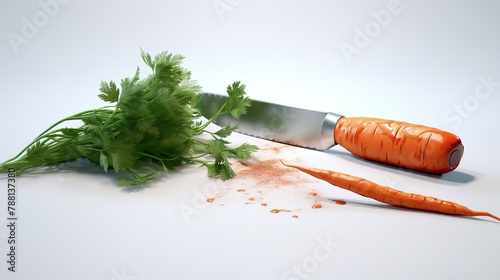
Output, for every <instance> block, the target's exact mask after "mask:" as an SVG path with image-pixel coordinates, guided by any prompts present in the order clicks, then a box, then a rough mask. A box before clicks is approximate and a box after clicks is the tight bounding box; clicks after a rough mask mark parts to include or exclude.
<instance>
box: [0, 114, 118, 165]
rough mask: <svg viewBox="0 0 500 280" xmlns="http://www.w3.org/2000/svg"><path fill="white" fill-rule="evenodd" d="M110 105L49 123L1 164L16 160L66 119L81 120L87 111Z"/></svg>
mask: <svg viewBox="0 0 500 280" xmlns="http://www.w3.org/2000/svg"><path fill="white" fill-rule="evenodd" d="M110 107H114V106H104V107H101V108H98V109H92V110H86V111H83V112H80V113H77V114H74V115H72V116H69V117H67V118H64V119H62V120H59V121H57V122H56V123H54V124H53V125H51V126H50V127H49V128H47V129H46V130H44V131H43V132H42V133H40V135H38V136H37V137H36V138H35V139H34V140H33V141H31V143H29V144H28V145H27V146H26V147H24V149H22V150H21V151H20V152H19V153H18V154H17V155H15V156H14V157H12V158H11V159H8V160H6V161H5V162H4V163H3V164H2V166H3V165H6V164H8V163H10V162H12V161H14V160H16V159H17V158H18V157H20V156H21V155H22V154H23V153H24V152H26V150H28V149H29V148H30V147H31V146H32V145H33V144H35V143H36V142H38V141H40V140H41V139H43V138H45V137H46V135H45V134H47V133H48V132H50V130H52V129H53V128H54V127H56V126H58V125H60V124H62V123H63V122H66V121H75V120H81V119H82V117H83V116H84V115H86V114H89V113H93V112H94V111H97V110H104V109H107V108H110Z"/></svg>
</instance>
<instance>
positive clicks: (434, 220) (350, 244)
mask: <svg viewBox="0 0 500 280" xmlns="http://www.w3.org/2000/svg"><path fill="white" fill-rule="evenodd" d="M44 3H45V4H44ZM47 3H48V4H47ZM499 10H500V4H499V2H498V1H410V0H401V1H327V0H323V1H322V0H313V1H298V0H293V1H284V0H281V1H262V0H259V1H244V0H220V1H214V0H189V1H152V0H146V1H132V0H130V1H117V0H114V1H81V0H65V1H62V0H61V1H59V2H56V0H52V1H51V0H40V1H32V0H30V1H13V0H7V1H2V2H1V3H0V20H1V22H2V24H1V25H0V35H1V37H0V38H1V40H0V49H1V52H0V63H1V66H2V67H1V68H0V69H1V70H0V71H1V73H0V86H1V91H0V92H1V101H0V104H1V105H0V106H1V107H0V135H1V136H0V137H1V138H0V139H1V140H0V141H1V142H0V160H1V161H3V160H5V159H7V158H10V157H12V156H13V155H15V154H16V153H17V152H18V151H19V150H20V149H22V148H23V147H24V146H25V145H26V144H27V143H29V142H30V141H31V139H33V138H34V137H35V136H37V135H38V134H39V133H40V132H41V131H43V130H44V129H45V128H46V127H48V126H49V125H50V124H52V123H54V122H55V121H57V120H59V119H61V118H63V117H66V116H68V115H70V114H73V113H77V112H80V111H83V110H87V109H92V108H97V107H100V106H101V105H102V102H101V101H100V100H99V99H98V98H97V94H98V88H99V83H100V81H101V80H115V81H119V80H120V79H121V78H123V77H127V76H131V75H133V73H134V71H135V67H136V66H137V65H139V66H141V67H143V64H142V62H141V60H140V56H139V50H140V48H143V49H144V50H145V51H147V52H150V53H152V54H155V53H157V52H160V51H163V50H169V51H171V52H174V53H180V54H183V55H184V56H185V57H186V59H185V61H184V66H185V67H187V68H188V69H190V70H191V71H192V73H193V78H194V79H196V80H198V82H199V84H200V85H201V86H202V87H203V89H204V90H205V91H211V92H219V93H223V92H224V90H225V87H226V86H227V85H228V84H230V83H232V82H233V81H236V80H241V81H242V82H243V83H244V84H246V85H247V92H248V94H249V95H250V96H251V97H253V98H256V99H265V100H268V101H272V102H280V103H285V104H288V105H293V106H300V107H305V108H309V109H315V110H322V111H332V112H336V113H339V114H344V115H347V116H372V117H382V118H390V119H398V120H405V121H408V122H414V123H421V124H426V125H429V126H434V127H439V128H441V129H444V130H448V131H451V132H453V133H456V134H457V135H459V136H460V137H461V138H462V141H463V143H464V146H465V155H464V157H463V159H462V163H461V165H460V166H459V167H458V169H457V170H455V171H453V172H451V173H449V174H445V175H443V176H441V177H435V176H428V175H424V174H419V173H414V172H409V171H403V170H399V169H397V168H392V167H387V166H382V165H378V164H371V163H367V162H366V161H362V160H359V159H357V158H354V157H351V156H349V155H347V154H346V153H345V151H344V150H343V149H342V148H341V147H334V148H332V150H331V151H328V152H315V151H309V150H304V149H299V148H292V147H290V148H286V149H284V152H283V153H282V154H280V155H275V154H273V153H270V152H269V151H265V150H264V151H262V152H259V153H257V154H256V155H255V156H256V157H257V158H259V159H268V158H273V157H277V156H279V157H280V158H285V159H288V160H297V159H300V161H301V163H302V164H303V165H308V166H315V167H319V168H325V169H334V170H338V171H342V172H346V173H350V174H353V175H357V176H361V177H365V178H368V179H371V180H373V181H376V182H378V183H381V184H384V185H390V186H392V187H397V188H400V189H404V190H407V191H412V192H417V193H421V194H426V195H432V196H436V197H440V198H444V199H448V200H452V201H456V202H460V203H461V204H464V205H467V206H469V207H470V208H472V209H477V210H484V211H490V212H492V213H495V214H497V215H500V204H499V200H500V186H499V183H498V182H499V181H500V175H498V167H497V159H498V158H499V157H500V151H499V149H498V144H497V138H498V136H499V133H498V131H499V129H500V125H499V124H498V119H499V117H500V113H499V110H498V108H497V107H498V105H499V104H500V96H499V95H500V84H499V83H500V56H499V55H498V50H500V33H499V32H498V27H499V26H500V17H498V12H499ZM388 14H390V18H389V17H387V15H388ZM384 16H385V17H384ZM377 18H378V21H377ZM367 34H369V35H367ZM346 46H348V47H346ZM346 48H348V49H349V50H351V51H352V52H351V53H349V52H346V51H345V50H346ZM343 49H344V51H343ZM143 69H145V68H143ZM485 80H486V81H489V83H485V82H484V81H485ZM481 81H483V82H481ZM478 88H479V90H478ZM231 139H232V140H234V142H244V141H248V142H252V143H255V144H259V145H262V147H271V146H272V145H271V144H270V143H267V142H265V141H262V140H256V139H252V138H250V137H245V136H241V135H234V136H232V138H231ZM113 178H114V177H113V176H112V175H109V174H108V175H106V174H103V173H102V171H100V170H99V169H98V168H96V167H94V166H90V165H88V164H86V163H77V164H76V165H74V166H73V167H68V166H65V167H61V170H59V171H58V172H55V173H45V174H26V175H23V176H21V177H20V178H18V196H17V200H18V201H17V202H18V207H17V208H18V209H17V215H18V217H19V220H18V229H17V234H16V237H17V241H18V251H17V266H16V269H17V272H16V273H11V272H8V271H7V263H6V254H7V249H8V246H7V236H8V231H7V227H6V226H1V227H0V253H1V255H0V260H2V261H1V262H0V278H1V279H103V280H104V279H105V280H109V279H112V280H125V279H136V280H142V279H442V280H451V279H454V280H462V279H498V278H499V277H500V272H499V270H498V260H499V259H500V241H499V239H498V237H499V236H500V223H499V222H493V220H491V219H489V218H464V217H451V216H446V215H437V214H429V213H421V212H416V211H406V210H401V209H396V208H393V207H382V206H381V204H377V203H375V202H372V201H370V200H368V199H364V198H361V197H359V196H356V195H354V194H351V193H347V192H345V191H343V190H340V189H337V188H334V187H330V186H329V185H327V184H324V183H321V182H318V181H314V180H311V182H310V183H309V184H296V185H294V184H290V185H289V186H280V188H279V191H276V192H273V193H271V194H269V197H265V199H267V200H268V201H273V202H274V203H275V205H276V206H277V207H278V206H282V207H285V208H290V209H292V208H294V209H295V208H296V207H302V208H303V210H301V211H297V213H296V214H297V215H298V216H299V218H297V219H293V218H291V217H290V215H289V214H287V213H280V214H271V213H269V211H268V210H269V209H270V208H265V207H260V206H256V205H245V204H244V197H242V196H241V195H240V196H238V194H237V193H236V192H235V191H234V190H235V189H236V188H238V186H239V187H243V188H248V189H249V190H251V189H252V188H254V187H255V182H252V181H242V180H239V181H234V182H226V183H223V182H220V181H212V180H209V179H208V178H206V173H205V170H203V169H200V168H198V167H196V166H189V167H186V168H183V169H181V170H179V171H178V172H176V173H173V174H171V175H169V176H163V177H161V178H160V179H159V180H157V181H156V182H155V183H154V184H152V186H150V188H147V189H145V190H142V191H140V192H126V191H123V190H122V189H121V188H119V187H117V186H115V185H114V182H113ZM301 178H302V179H301V180H303V179H305V178H306V179H307V178H308V177H305V176H304V177H301ZM0 181H1V182H2V183H1V184H3V185H5V186H6V185H7V181H6V178H5V175H1V176H0ZM238 184H240V185H238ZM261 187H262V186H261ZM213 188H218V189H220V190H226V189H228V188H229V189H231V190H233V191H228V194H226V195H225V196H223V197H222V198H221V199H223V200H224V204H225V205H224V206H219V204H218V203H214V204H209V205H208V204H202V205H193V202H196V199H197V196H198V195H199V194H200V193H203V192H204V191H206V190H208V189H213ZM2 189H4V191H0V218H1V219H2V220H4V222H0V224H2V225H3V224H7V213H6V212H7V211H6V202H7V193H6V191H5V187H4V188H2ZM311 189H315V190H317V191H318V198H317V199H320V200H321V201H322V204H323V205H324V206H325V207H324V208H323V209H308V208H307V207H305V206H304V205H310V204H311V203H312V200H311V199H312V198H311V197H308V196H307V195H303V194H307V193H308V191H310V190H311ZM334 199H343V200H346V201H347V204H346V205H343V206H340V205H336V204H335V202H334V201H333V200H334ZM186 205H187V206H199V207H198V208H197V209H198V210H199V211H198V212H197V213H196V214H195V215H192V216H190V217H189V218H186V217H185V216H183V215H182V211H181V210H180V209H183V208H182V207H184V206H186ZM325 242H326V243H328V242H330V245H331V246H330V247H328V246H327V248H325V247H324V246H323V245H324V244H325ZM322 244H323V245H322ZM321 246H323V247H321ZM318 248H319V249H318ZM318 252H321V253H322V254H325V255H321V257H322V258H321V259H318V256H320V255H318V254H317V253H318ZM294 267H295V268H296V269H297V267H298V268H299V269H301V271H302V274H297V273H295V272H293V271H297V270H294ZM294 273H295V274H294Z"/></svg>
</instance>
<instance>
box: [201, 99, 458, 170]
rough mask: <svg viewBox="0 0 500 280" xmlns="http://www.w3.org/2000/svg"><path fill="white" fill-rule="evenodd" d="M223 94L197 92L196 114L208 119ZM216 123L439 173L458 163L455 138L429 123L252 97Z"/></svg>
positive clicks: (277, 138) (214, 111)
mask: <svg viewBox="0 0 500 280" xmlns="http://www.w3.org/2000/svg"><path fill="white" fill-rule="evenodd" d="M226 99H227V96H225V95H220V94H213V93H202V96H201V104H200V106H201V114H202V115H203V116H204V117H205V118H207V119H210V118H211V117H212V116H214V115H215V114H216V113H217V112H218V111H219V109H220V108H221V106H222V105H223V104H224V102H225V101H226ZM214 123H215V124H217V125H219V126H226V125H231V126H234V125H238V128H237V129H236V131H237V132H240V133H243V134H247V135H251V136H255V137H259V138H264V139H268V140H272V141H276V142H281V143H286V144H290V145H295V146H300V147H305V148H310V149H316V150H327V149H329V148H331V147H333V146H334V145H336V144H338V145H340V146H342V147H344V148H345V149H346V150H348V151H349V152H351V153H352V154H354V155H356V156H358V157H360V158H363V159H366V160H371V161H376V162H381V163H386V164H390V165H394V166H399V167H403V168H408V169H413V170H418V171H423V172H427V173H434V174H443V173H446V172H449V171H452V170H454V169H455V168H456V167H457V166H458V165H459V163H460V160H461V158H462V155H463V151H464V147H463V145H462V142H461V140H460V138H459V137H458V136H456V135H454V134H452V133H450V132H446V131H443V130H439V129H436V128H433V127H428V126H423V125H418V124H411V123H406V122H401V121H394V120H385V119H378V118H367V117H344V116H342V115H338V114H334V113H326V112H317V111H312V110H306V109H301V108H294V107H289V106H284V105H279V104H274V103H269V102H263V101H259V100H252V103H251V105H250V107H249V108H248V111H247V113H246V114H244V115H243V116H241V118H239V119H235V118H233V117H232V116H231V115H230V114H225V115H221V116H219V117H218V118H216V119H215V120H214Z"/></svg>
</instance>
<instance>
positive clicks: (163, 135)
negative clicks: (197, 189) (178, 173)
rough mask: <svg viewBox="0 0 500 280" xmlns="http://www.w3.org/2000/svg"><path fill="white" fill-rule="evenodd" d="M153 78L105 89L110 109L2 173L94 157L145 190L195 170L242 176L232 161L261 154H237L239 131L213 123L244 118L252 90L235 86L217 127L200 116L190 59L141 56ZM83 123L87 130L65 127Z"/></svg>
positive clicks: (49, 138) (59, 130)
mask: <svg viewBox="0 0 500 280" xmlns="http://www.w3.org/2000/svg"><path fill="white" fill-rule="evenodd" d="M141 56H142V60H143V61H144V62H145V63H146V65H147V66H149V68H151V71H152V73H151V74H149V75H148V76H146V77H145V78H143V79H140V77H139V74H140V71H139V67H138V68H137V70H136V72H135V74H134V76H133V77H131V78H124V79H122V80H121V83H120V86H118V85H117V84H116V83H115V82H113V81H110V82H104V81H103V82H101V85H100V94H99V95H98V97H99V98H100V99H101V100H103V101H105V102H109V103H111V105H109V106H104V107H101V108H97V109H93V110H88V111H83V112H80V113H78V114H75V115H72V116H69V117H67V118H64V119H62V120H60V121H58V122H56V123H55V124H53V125H52V126H50V127H49V128H48V129H46V130H45V131H44V132H42V133H41V134H40V135H39V136H38V137H36V138H35V139H34V140H33V141H32V142H31V143H30V144H29V145H28V146H27V147H26V148H24V149H23V150H22V151H21V152H20V153H19V154H18V155H16V156H14V157H13V158H11V159H9V160H7V161H5V162H4V163H2V164H0V171H6V170H8V169H9V168H14V169H15V170H16V172H17V173H18V174H20V173H22V172H24V171H26V170H29V169H31V168H34V167H39V166H52V165H58V164H61V163H65V162H71V161H74V160H77V159H80V158H86V159H88V160H89V161H90V162H92V163H95V164H97V165H99V166H101V167H102V168H103V170H104V171H106V172H108V170H110V169H112V170H114V171H115V172H121V171H123V172H126V173H128V174H130V178H127V179H120V180H118V182H117V183H118V184H119V185H140V184H144V183H146V182H148V181H150V180H151V179H153V178H155V177H156V176H158V175H159V174H160V173H161V171H162V170H163V171H164V172H169V171H171V170H174V169H176V168H177V167H179V166H181V165H183V164H188V163H194V164H199V165H201V166H204V167H206V168H207V169H208V175H209V176H210V177H220V178H221V179H223V180H227V179H230V178H232V177H233V176H234V175H235V173H234V171H233V169H232V168H231V164H230V162H229V157H237V158H242V159H246V158H249V157H250V155H251V153H252V152H254V151H256V150H257V149H258V148H257V147H256V146H254V145H250V144H248V143H244V144H241V145H239V146H237V147H233V146H232V145H230V144H231V143H230V142H229V141H227V139H226V137H227V136H229V135H230V134H231V132H232V131H233V130H234V129H235V128H236V127H232V126H226V127H224V128H221V129H220V130H218V131H215V132H212V131H210V130H209V129H208V126H209V125H210V123H211V122H212V121H213V120H214V119H215V118H216V117H217V116H220V115H223V114H231V115H232V116H234V117H236V118H238V117H240V116H241V115H242V114H245V113H246V109H247V107H248V106H249V105H250V99H249V98H248V97H246V93H245V85H243V84H241V83H240V82H234V83H233V84H231V85H229V86H228V87H227V94H228V96H229V97H228V99H227V102H226V103H225V104H224V105H223V106H222V107H221V108H220V110H219V112H218V113H217V114H216V115H215V116H214V117H213V118H212V119H210V120H207V121H203V120H202V119H201V115H200V112H199V102H200V92H201V87H200V86H199V85H198V84H197V83H196V82H195V81H193V80H191V73H190V72H189V71H188V70H187V69H185V68H184V67H182V66H181V62H182V60H183V59H184V57H183V56H182V55H178V54H172V53H169V52H166V51H165V52H161V53H159V54H157V55H156V56H154V57H152V56H151V55H150V54H148V53H145V52H144V51H142V50H141ZM73 121H81V123H82V124H81V126H80V127H61V126H62V125H63V124H64V123H67V122H73Z"/></svg>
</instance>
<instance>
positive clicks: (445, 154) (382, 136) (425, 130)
mask: <svg viewBox="0 0 500 280" xmlns="http://www.w3.org/2000/svg"><path fill="white" fill-rule="evenodd" d="M334 140H335V143H336V144H339V145H340V146H342V147H344V148H345V149H346V150H348V151H349V152H351V153H352V154H354V155H356V156H358V157H361V158H364V159H367V160H372V161H377V162H382V163H387V164H391V165H395V166H401V167H404V168H409V169H414V170H419V171H423V172H428V173H435V174H442V173H446V172H449V171H452V170H454V169H455V168H456V167H457V166H458V164H459V163H460V159H461V158H462V154H463V152H464V146H463V145H462V141H461V140H460V138H459V137H458V136H456V135H454V134H452V133H450V132H446V131H443V130H439V129H437V128H432V127H428V126H423V125H418V124H410V123H406V122H400V121H393V120H384V119H376V118H365V117H354V118H353V117H341V118H340V119H338V121H337V124H336V126H335V130H334Z"/></svg>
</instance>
